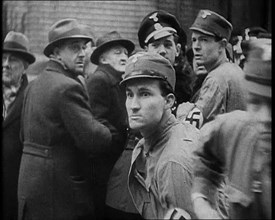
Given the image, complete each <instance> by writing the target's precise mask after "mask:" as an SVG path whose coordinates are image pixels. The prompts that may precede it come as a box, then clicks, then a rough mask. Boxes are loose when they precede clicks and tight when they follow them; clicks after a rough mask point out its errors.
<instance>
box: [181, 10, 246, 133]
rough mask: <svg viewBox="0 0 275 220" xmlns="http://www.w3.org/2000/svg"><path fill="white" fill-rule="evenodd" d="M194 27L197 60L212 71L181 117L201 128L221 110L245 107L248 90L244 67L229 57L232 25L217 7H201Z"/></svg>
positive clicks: (182, 111)
mask: <svg viewBox="0 0 275 220" xmlns="http://www.w3.org/2000/svg"><path fill="white" fill-rule="evenodd" d="M190 29H191V30H192V49H193V53H194V59H195V62H196V64H197V65H198V66H200V65H203V66H204V67H205V69H206V71H207V73H208V74H207V76H206V78H205V79H204V81H203V83H202V86H201V88H200V89H199V90H198V91H197V93H196V94H194V95H193V97H192V99H191V103H190V102H188V103H182V104H181V105H179V107H178V109H177V117H178V118H181V119H182V120H186V121H189V122H190V123H191V124H193V125H194V126H196V127H197V128H200V127H201V126H202V125H203V124H204V123H206V122H208V121H211V120H212V119H213V118H214V117H215V116H216V115H218V114H222V113H225V112H230V111H233V110H236V109H242V110H244V109H245V107H246V106H245V101H244V100H245V95H246V94H245V92H244V90H243V85H242V81H243V80H242V78H243V72H242V70H241V68H240V67H239V66H238V65H236V64H234V63H232V62H229V59H228V57H227V56H228V55H227V52H226V50H227V49H226V48H227V44H228V40H229V38H230V35H231V31H232V25H231V24H230V23H229V22H228V21H227V20H226V19H225V18H224V17H222V16H220V15H219V14H217V13H215V12H213V11H210V10H200V11H199V13H198V15H197V18H196V19H195V21H194V23H193V24H192V26H191V27H190Z"/></svg>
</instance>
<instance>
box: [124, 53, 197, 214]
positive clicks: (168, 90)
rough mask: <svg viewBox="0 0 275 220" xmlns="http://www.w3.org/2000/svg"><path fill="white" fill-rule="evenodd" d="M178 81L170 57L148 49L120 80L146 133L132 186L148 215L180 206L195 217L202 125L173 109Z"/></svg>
mask: <svg viewBox="0 0 275 220" xmlns="http://www.w3.org/2000/svg"><path fill="white" fill-rule="evenodd" d="M175 81H176V75H175V70H174V68H173V67H172V65H171V63H170V62H169V61H168V60H167V59H165V58H164V57H162V56H160V55H159V54H156V53H146V52H142V53H137V54H135V55H133V56H132V57H130V59H129V62H128V63H127V66H126V70H125V75H124V76H123V80H122V81H121V84H122V86H125V89H126V108H127V113H128V120H129V126H130V128H131V129H133V130H138V131H139V132H140V133H141V135H142V137H143V138H142V139H141V140H140V141H139V142H138V144H137V145H136V146H135V148H134V150H133V154H132V161H131V167H130V171H129V175H128V187H129V191H130V194H131V197H132V199H133V202H134V204H135V207H136V208H137V210H138V212H139V213H140V214H141V215H142V217H143V218H144V219H164V217H165V216H166V215H167V213H170V210H171V209H172V210H174V209H177V208H180V209H181V213H182V215H183V216H182V217H183V218H184V219H191V217H192V218H194V217H195V215H194V213H193V208H192V204H191V198H190V196H189V194H190V190H191V185H192V170H193V163H192V162H193V154H192V153H193V151H194V150H195V149H196V147H197V145H196V144H197V143H196V141H197V138H198V133H199V131H198V130H197V129H196V128H195V127H193V126H192V125H190V124H189V123H186V122H184V123H180V122H179V121H177V120H176V118H175V116H174V115H173V114H172V107H173V105H174V102H175V95H174V91H175Z"/></svg>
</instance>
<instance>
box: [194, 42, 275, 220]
mask: <svg viewBox="0 0 275 220" xmlns="http://www.w3.org/2000/svg"><path fill="white" fill-rule="evenodd" d="M249 44H250V45H249V48H250V50H249V54H248V61H247V63H246V64H245V66H244V71H245V88H246V90H247V91H248V94H249V95H248V97H247V99H246V102H247V111H240V110H236V111H233V112H230V113H227V114H223V115H220V116H218V117H217V118H216V119H215V120H214V121H211V122H209V123H207V124H205V126H203V127H202V129H201V136H200V145H199V146H200V148H199V149H198V150H197V151H196V152H195V154H196V155H197V160H196V167H195V172H194V175H195V179H194V184H193V189H192V200H193V205H194V210H195V212H196V215H197V217H198V218H200V219H214V218H221V216H219V214H218V213H217V212H216V211H215V210H214V209H213V204H215V195H216V194H217V188H218V187H219V185H220V184H221V182H222V181H223V179H224V176H227V177H228V179H229V184H228V185H227V186H226V193H227V195H228V199H229V219H271V218H272V215H271V201H272V200H271V195H272V190H271V172H272V168H271V163H272V156H271V132H272V130H271V122H272V118H271V97H272V95H271V61H272V58H271V39H253V40H251V41H250V43H249Z"/></svg>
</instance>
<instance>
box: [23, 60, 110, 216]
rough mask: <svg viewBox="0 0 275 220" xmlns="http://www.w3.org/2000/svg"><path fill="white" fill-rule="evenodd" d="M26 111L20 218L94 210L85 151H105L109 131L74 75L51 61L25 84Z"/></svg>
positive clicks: (87, 212)
mask: <svg viewBox="0 0 275 220" xmlns="http://www.w3.org/2000/svg"><path fill="white" fill-rule="evenodd" d="M22 114H23V115H22V119H23V120H22V137H23V141H24V148H23V155H22V160H21V165H20V173H19V183H18V199H19V219H23V218H24V219H39V220H42V219H47V220H50V219H52V220H57V219H77V218H78V217H81V216H82V217H83V216H85V215H87V214H91V213H92V211H93V205H92V194H91V193H90V186H89V184H88V179H89V178H88V174H89V173H90V171H89V170H87V167H90V166H89V164H88V160H87V157H86V155H89V154H99V153H100V152H101V151H104V150H105V147H106V146H108V144H109V143H110V140H111V134H110V132H109V130H108V128H106V127H105V126H104V125H102V124H100V123H99V122H98V121H97V120H96V119H95V118H94V117H93V115H92V112H91V108H90V106H89V102H88V94H87V92H86V90H85V89H84V87H83V86H82V84H81V83H80V82H78V80H77V77H76V75H74V74H73V73H71V72H69V71H66V70H64V68H63V67H62V66H61V65H60V64H59V63H57V62H55V61H52V60H50V61H49V63H48V64H47V67H46V68H45V69H44V70H43V71H42V73H41V74H40V75H39V76H38V78H37V79H36V80H34V81H32V82H31V83H30V84H29V86H28V87H27V89H26V94H25V99H24V104H23V112H22ZM84 166H85V168H84Z"/></svg>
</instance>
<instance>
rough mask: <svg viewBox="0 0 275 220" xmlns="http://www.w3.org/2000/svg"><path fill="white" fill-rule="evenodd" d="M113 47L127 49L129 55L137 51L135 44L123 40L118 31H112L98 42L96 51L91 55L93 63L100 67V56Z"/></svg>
mask: <svg viewBox="0 0 275 220" xmlns="http://www.w3.org/2000/svg"><path fill="white" fill-rule="evenodd" d="M113 45H121V46H123V47H125V48H126V49H127V50H128V53H129V54H131V53H132V52H133V50H134V49H135V44H134V43H133V42H132V41H130V40H126V39H123V38H122V37H121V36H120V34H119V33H118V32H117V31H112V32H109V33H107V34H105V35H104V36H102V37H100V38H99V39H98V40H97V42H96V49H95V50H94V51H93V53H92V55H91V62H92V63H94V64H96V65H98V64H99V57H100V55H101V54H102V53H103V52H104V51H106V50H107V49H109V48H110V47H112V46H113Z"/></svg>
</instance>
